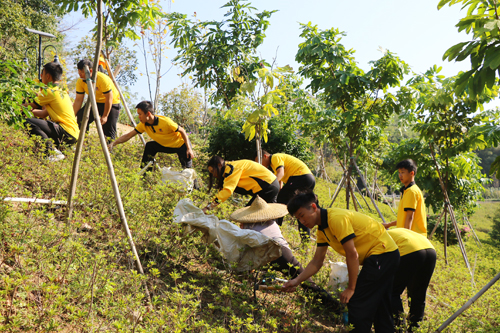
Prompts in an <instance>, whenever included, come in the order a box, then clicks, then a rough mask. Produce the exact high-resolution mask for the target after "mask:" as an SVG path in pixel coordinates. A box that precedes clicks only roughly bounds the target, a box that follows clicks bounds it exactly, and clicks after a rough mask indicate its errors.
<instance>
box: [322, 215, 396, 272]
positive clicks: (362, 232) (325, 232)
mask: <svg viewBox="0 0 500 333" xmlns="http://www.w3.org/2000/svg"><path fill="white" fill-rule="evenodd" d="M320 214H321V225H320V226H319V227H318V232H317V235H316V240H317V243H318V244H317V246H328V245H330V246H331V247H332V248H333V249H334V250H335V251H336V252H338V253H339V254H341V255H343V256H345V251H344V247H343V246H342V245H343V244H345V243H346V242H347V241H349V240H351V239H352V240H353V241H354V246H355V247H356V251H357V252H358V258H359V264H360V265H363V262H364V260H365V258H368V257H369V256H371V255H377V254H383V253H388V252H393V251H396V250H397V249H398V247H397V245H396V243H395V242H394V241H393V240H392V238H391V236H389V234H388V233H387V232H386V230H385V228H384V227H383V226H382V224H381V223H378V222H377V221H375V220H374V219H372V218H371V217H369V216H366V215H364V214H361V213H358V212H355V211H351V210H346V209H340V208H329V209H321V213H320Z"/></svg>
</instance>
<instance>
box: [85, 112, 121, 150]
mask: <svg viewBox="0 0 500 333" xmlns="http://www.w3.org/2000/svg"><path fill="white" fill-rule="evenodd" d="M84 109H85V105H84V106H83V107H82V108H81V109H80V111H78V114H77V121H78V127H80V131H81V130H82V121H83V110H84ZM120 109H121V105H120V104H113V105H111V110H110V111H109V114H108V121H106V123H105V124H104V125H102V131H103V132H104V136H106V138H110V139H111V140H114V139H115V138H116V123H117V122H118V117H119V116H120ZM97 110H98V111H99V115H100V116H102V115H103V113H104V103H97ZM93 121H95V119H94V112H92V110H90V113H89V122H88V123H87V128H86V129H85V131H86V132H88V131H89V126H90V124H91V123H92V122H93ZM98 121H100V120H99V119H98ZM108 142H109V140H108Z"/></svg>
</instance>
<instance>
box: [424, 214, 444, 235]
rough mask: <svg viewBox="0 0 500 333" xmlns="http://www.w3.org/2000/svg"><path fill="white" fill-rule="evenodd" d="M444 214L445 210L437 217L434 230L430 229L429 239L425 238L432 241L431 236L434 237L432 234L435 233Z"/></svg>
mask: <svg viewBox="0 0 500 333" xmlns="http://www.w3.org/2000/svg"><path fill="white" fill-rule="evenodd" d="M445 212H446V209H445V208H443V211H442V212H441V215H439V218H438V220H437V222H436V225H435V226H434V229H432V232H431V234H430V235H429V237H427V238H428V239H432V236H434V233H435V232H436V229H437V227H438V225H439V223H441V219H442V218H443V215H444V213H445Z"/></svg>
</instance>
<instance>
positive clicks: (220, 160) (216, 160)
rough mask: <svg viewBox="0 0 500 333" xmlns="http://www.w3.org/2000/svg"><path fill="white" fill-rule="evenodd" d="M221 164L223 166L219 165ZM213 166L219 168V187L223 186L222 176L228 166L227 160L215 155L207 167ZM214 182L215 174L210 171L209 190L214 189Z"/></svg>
mask: <svg viewBox="0 0 500 333" xmlns="http://www.w3.org/2000/svg"><path fill="white" fill-rule="evenodd" d="M219 165H221V167H219ZM208 167H212V168H213V169H215V170H217V177H216V178H217V186H216V188H217V189H221V188H222V184H224V177H222V175H223V173H224V169H225V168H226V162H225V161H224V159H223V158H222V157H220V156H213V157H212V158H211V159H210V160H209V161H208V163H207V168H208ZM213 184H214V176H213V175H212V174H211V173H210V178H209V179H208V192H210V190H211V189H212V186H213Z"/></svg>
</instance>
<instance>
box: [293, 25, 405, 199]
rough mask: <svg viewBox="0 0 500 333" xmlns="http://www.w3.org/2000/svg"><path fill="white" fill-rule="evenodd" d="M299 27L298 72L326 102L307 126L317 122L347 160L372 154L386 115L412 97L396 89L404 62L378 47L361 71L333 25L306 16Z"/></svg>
mask: <svg viewBox="0 0 500 333" xmlns="http://www.w3.org/2000/svg"><path fill="white" fill-rule="evenodd" d="M301 28H302V33H301V35H300V36H301V37H302V38H304V39H305V41H304V42H303V43H301V44H299V51H298V52H297V55H296V57H295V59H296V60H297V61H298V62H299V63H300V64H301V65H302V66H301V67H300V68H299V74H302V75H303V76H304V77H305V78H307V79H310V80H311V81H310V83H309V85H308V87H310V88H311V89H312V92H313V93H314V94H320V95H321V98H322V99H323V100H324V102H325V106H326V109H325V110H324V111H323V114H324V116H325V117H322V118H319V119H318V122H316V123H313V124H311V126H313V127H319V126H322V127H321V128H322V130H324V132H325V135H327V136H328V139H329V140H330V142H331V143H332V144H333V145H335V146H338V147H339V148H340V151H341V152H345V153H346V154H347V156H349V158H350V161H352V162H353V161H354V160H355V159H356V158H358V157H359V156H360V154H362V155H364V156H366V157H367V158H369V157H370V156H373V155H374V151H376V150H377V149H378V148H379V146H380V142H381V138H382V137H383V136H384V133H383V129H384V128H385V127H387V125H388V121H389V119H390V118H391V116H392V115H393V114H399V113H401V112H402V111H403V110H404V109H405V108H406V107H407V104H408V103H411V101H412V98H411V93H410V92H409V90H408V89H407V88H406V87H401V88H399V89H397V88H398V87H399V86H400V83H401V80H402V79H403V75H405V74H407V73H408V72H409V66H408V65H407V64H406V63H405V62H403V61H402V60H401V59H399V58H398V57H397V56H396V55H394V54H393V53H391V52H389V51H387V50H383V56H382V57H381V58H380V59H379V60H376V61H372V62H370V65H371V69H370V71H368V72H366V73H365V72H364V71H363V70H362V69H361V68H359V67H358V66H357V63H356V61H355V59H354V56H353V55H354V50H352V49H350V50H348V49H346V48H345V47H344V45H343V44H341V43H340V41H341V39H342V37H343V36H345V34H344V33H343V32H340V31H339V30H338V29H333V28H332V29H328V30H319V29H318V28H317V26H313V25H312V24H311V23H310V22H309V23H308V24H302V25H301ZM390 88H392V89H391V90H389V89H390ZM325 119H328V121H324V120H325ZM351 166H352V163H350V164H349V168H348V174H347V187H348V191H346V193H347V195H349V189H350V186H351V182H350V177H351V173H352V168H351ZM346 202H347V204H348V203H349V200H346Z"/></svg>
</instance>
